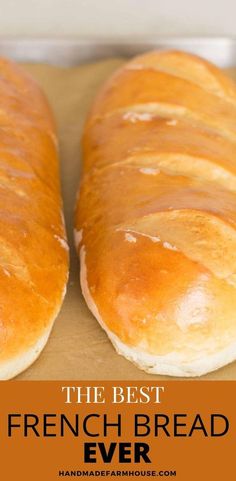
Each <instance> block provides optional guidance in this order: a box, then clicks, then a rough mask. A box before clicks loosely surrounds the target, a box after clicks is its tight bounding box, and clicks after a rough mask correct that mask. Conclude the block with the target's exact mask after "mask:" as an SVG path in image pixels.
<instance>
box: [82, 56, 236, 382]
mask: <svg viewBox="0 0 236 481" xmlns="http://www.w3.org/2000/svg"><path fill="white" fill-rule="evenodd" d="M83 152H84V169H83V177H82V181H81V185H80V191H79V197H78V202H77V208H76V218H75V228H76V230H75V239H76V247H77V250H78V254H80V256H81V259H82V262H81V267H82V269H81V284H82V290H83V293H84V296H85V298H86V301H87V303H88V305H89V307H90V309H91V310H92V312H93V313H94V315H95V316H96V317H97V319H98V320H99V322H100V323H101V324H102V327H103V328H104V329H105V330H106V331H107V333H108V335H109V337H110V338H111V340H112V342H113V344H114V345H115V347H116V348H117V350H118V351H119V352H121V353H122V354H123V355H125V356H126V357H127V358H129V359H131V360H132V361H133V362H135V363H136V364H137V365H138V366H139V367H141V368H143V369H145V370H147V371H148V372H153V373H160V374H167V375H168V374H169V375H175V376H197V375H202V374H204V373H207V372H209V371H212V370H214V369H217V368H219V367H221V366H223V365H225V364H227V363H228V362H231V361H233V360H234V359H236V314H235V313H236V291H235V287H236V232H235V226H236V209H235V207H236V195H235V189H236V88H235V85H234V83H233V81H232V80H230V79H229V78H227V77H226V76H225V75H224V73H223V72H221V71H220V70H219V69H217V68H216V67H215V66H213V65H212V64H210V63H209V62H207V61H205V60H203V59H201V58H199V57H197V56H194V55H190V54H187V53H184V52H177V51H156V52H150V53H147V54H145V55H142V56H140V57H136V58H135V59H133V60H132V61H131V62H129V63H127V64H126V65H125V66H124V67H123V68H121V69H120V70H119V71H118V72H116V73H115V74H114V75H113V76H112V78H111V79H110V80H109V81H108V82H107V83H106V85H105V86H104V87H103V89H102V90H101V92H100V93H99V95H98V96H97V98H96V100H95V102H94V105H93V107H92V110H91V113H90V116H89V118H88V120H87V123H86V125H85V129H84V136H83Z"/></svg>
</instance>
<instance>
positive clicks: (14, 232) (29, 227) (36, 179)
mask: <svg viewBox="0 0 236 481" xmlns="http://www.w3.org/2000/svg"><path fill="white" fill-rule="evenodd" d="M0 105H1V107H0V123H1V125H0V239H1V244H0V379H9V378H12V377H13V376H15V375H16V374H18V373H20V372H21V371H23V370H24V369H25V368H26V367H28V366H29V365H30V364H31V363H32V362H33V361H34V360H35V359H36V358H37V357H38V355H39V353H40V351H41V350H42V349H43V347H44V345H45V343H46V341H47V339H48V336H49V333H50V330H51V328H52V325H53V321H54V319H55V317H56V315H57V313H58V311H59V309H60V306H61V303H62V299H63V296H64V294H65V289H66V282H67V275H68V246H67V242H66V238H65V228H64V223H63V222H64V221H63V213H62V201H61V194H60V184H59V172H58V155H57V139H56V134H55V127H54V121H53V118H52V114H51V112H50V110H49V107H48V104H47V101H46V99H45V97H44V95H43V94H42V92H41V91H40V89H39V87H38V86H37V85H36V84H35V82H34V81H33V79H31V78H30V77H29V76H28V75H27V74H26V73H25V72H23V70H21V68H20V67H18V66H17V65H15V64H13V63H11V62H9V61H8V60H5V59H2V58H1V59H0Z"/></svg>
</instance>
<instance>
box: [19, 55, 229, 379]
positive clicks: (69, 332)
mask: <svg viewBox="0 0 236 481" xmlns="http://www.w3.org/2000/svg"><path fill="white" fill-rule="evenodd" d="M122 62H123V60H122V59H111V60H106V61H102V62H99V63H96V64H86V65H82V66H79V67H76V68H61V67H60V68H59V67H53V66H50V65H39V64H34V65H25V68H26V69H27V70H28V71H29V72H30V73H31V74H32V75H33V76H34V77H35V78H36V79H37V80H38V82H39V83H40V85H41V86H42V88H43V89H44V91H45V92H46V95H47V97H48V99H49V101H50V104H51V106H52V108H53V110H54V113H55V117H56V120H57V124H58V133H59V139H60V158H61V179H62V191H63V197H64V208H65V216H66V225H67V233H68V238H69V243H70V249H71V261H70V262H71V265H70V279H69V284H68V289H67V294H66V298H65V301H64V304H63V307H62V310H61V312H60V315H59V316H58V318H57V320H56V322H55V325H54V328H53V331H52V334H51V337H50V339H49V342H48V344H47V346H46V347H45V349H44V351H43V353H42V354H41V356H40V357H39V359H38V360H37V361H36V362H35V363H34V364H33V365H32V366H31V367H30V368H29V369H27V370H26V371H25V372H24V373H22V374H21V375H20V376H18V377H17V379H21V380H65V379H67V380H77V381H79V380H92V379H94V380H96V379H100V380H105V379H109V380H117V379H120V380H125V379H127V380H128V379H133V380H141V379H142V380H145V379H146V380H147V379H149V380H158V379H169V380H171V379H172V380H174V379H175V378H168V377H164V376H154V375H148V374H146V373H145V372H144V371H141V370H139V369H138V368H136V367H135V366H134V365H133V364H132V363H130V362H129V361H127V360H126V359H124V358H123V357H121V356H119V355H118V354H117V353H116V352H115V350H114V348H113V346H112V345H111V343H110V341H109V340H108V338H107V336H106V334H105V333H104V332H103V330H102V329H101V327H100V326H99V325H98V323H97V321H96V319H94V317H93V316H92V314H91V313H90V312H89V310H88V308H87V307H86V304H85V302H84V300H83V298H82V295H81V291H80V285H79V264H78V261H77V257H76V254H75V249H74V245H73V207H74V202H75V193H76V189H77V185H78V181H79V171H80V162H81V159H80V137H81V131H82V126H83V122H84V119H85V116H86V113H87V111H88V108H89V106H90V104H91V102H92V100H93V98H94V95H95V93H96V91H97V89H98V88H99V86H100V85H101V84H102V82H103V81H104V80H105V79H106V78H107V77H108V76H109V75H110V74H111V72H112V71H113V70H114V69H116V68H117V67H118V66H119V65H121V63H122ZM230 73H231V74H233V75H234V76H235V78H236V71H233V70H231V72H230ZM200 379H212V380H216V379H236V362H235V363H233V364H230V365H228V366H226V367H225V368H223V369H220V370H218V371H216V372H214V373H211V374H209V375H207V376H204V377H201V378H200Z"/></svg>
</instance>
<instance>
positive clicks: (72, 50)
mask: <svg viewBox="0 0 236 481" xmlns="http://www.w3.org/2000/svg"><path fill="white" fill-rule="evenodd" d="M154 48H161V49H166V48H174V49H180V50H186V51H188V52H192V53H195V54H198V55H201V56H203V57H205V58H207V59H208V60H211V61H212V62H214V63H216V64H217V65H218V66H219V67H222V68H230V67H232V66H235V65H236V38H226V37H224V38H219V37H210V38H207V37H166V38H165V37H158V36H157V37H148V36H147V37H145V38H143V37H140V38H136V39H135V38H125V37H121V38H107V39H105V40H101V39H96V38H5V37H2V38H1V37H0V55H3V56H7V57H10V58H12V59H13V60H16V61H20V62H45V63H50V64H54V65H61V66H65V67H66V66H72V65H78V64H80V63H83V62H92V61H96V60H99V59H102V58H103V59H104V58H109V57H130V56H133V55H136V54H139V53H141V52H144V51H145V50H149V49H154Z"/></svg>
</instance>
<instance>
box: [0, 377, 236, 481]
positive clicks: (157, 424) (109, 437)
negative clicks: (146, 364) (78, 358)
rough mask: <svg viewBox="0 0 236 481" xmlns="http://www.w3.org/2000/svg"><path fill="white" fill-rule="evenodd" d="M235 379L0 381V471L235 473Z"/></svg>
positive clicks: (7, 475) (37, 475) (49, 477)
mask: <svg viewBox="0 0 236 481" xmlns="http://www.w3.org/2000/svg"><path fill="white" fill-rule="evenodd" d="M235 394H236V383H235V382H230V381H228V382H214V383H213V382H205V381H204V382H192V381H186V382H182V381H181V382H172V381H170V382H158V383H155V382H143V383H142V382H136V381H135V382H122V381H120V382H110V381H109V382H108V381H106V382H105V381H96V382H94V381H88V382H77V383H75V382H66V381H62V382H55V381H52V382H51V381H42V382H27V381H26V382H19V381H15V382H1V383H0V395H1V412H0V443H1V479H2V480H4V481H14V480H21V479H22V480H24V481H31V480H32V479H33V480H34V481H54V480H63V479H71V478H72V479H78V478H80V479H87V478H96V479H115V478H123V479H128V477H129V478H131V479H132V478H137V479H146V478H147V477H148V478H156V477H160V478H172V479H176V480H177V481H190V480H191V481H195V480H197V481H199V480H203V481H208V480H209V481H213V480H214V481H218V480H231V479H233V478H234V453H235V439H236V419H235V397H236V396H235Z"/></svg>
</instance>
